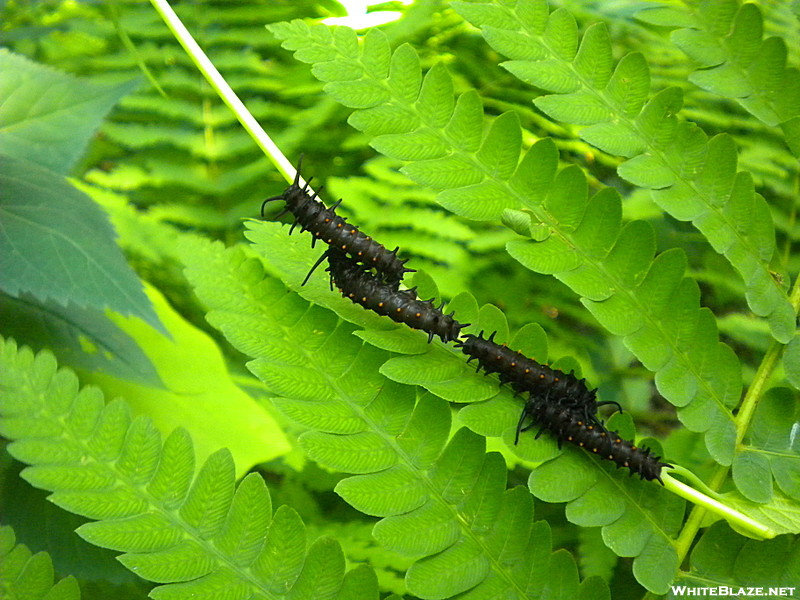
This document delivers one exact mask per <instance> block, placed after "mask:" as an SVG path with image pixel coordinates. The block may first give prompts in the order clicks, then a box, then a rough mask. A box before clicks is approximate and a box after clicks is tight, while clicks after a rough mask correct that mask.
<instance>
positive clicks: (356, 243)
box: [261, 159, 414, 286]
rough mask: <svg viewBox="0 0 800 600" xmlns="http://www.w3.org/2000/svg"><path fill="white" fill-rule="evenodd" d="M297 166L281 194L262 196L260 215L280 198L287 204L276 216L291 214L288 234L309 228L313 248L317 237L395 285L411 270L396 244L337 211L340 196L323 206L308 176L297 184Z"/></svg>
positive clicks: (310, 272)
mask: <svg viewBox="0 0 800 600" xmlns="http://www.w3.org/2000/svg"><path fill="white" fill-rule="evenodd" d="M301 163H302V159H301ZM300 167H301V164H298V165H297V174H296V175H295V178H294V182H292V185H290V186H289V187H288V188H286V189H285V190H284V191H283V193H282V194H281V195H280V196H274V197H272V198H267V199H266V200H264V202H263V204H262V205H261V216H262V218H263V216H264V207H265V206H266V205H267V203H269V202H273V201H276V200H283V201H284V202H285V203H286V208H285V210H284V211H283V212H281V213H280V214H279V215H278V216H282V215H284V214H286V213H287V212H290V213H292V215H293V216H294V223H293V224H292V227H291V229H289V235H291V234H292V232H293V231H294V228H295V227H296V226H297V225H300V231H309V232H311V235H313V236H314V237H313V238H312V240H311V247H312V248H313V247H314V245H315V244H316V241H317V240H318V239H320V240H322V241H324V242H325V243H327V244H329V245H330V246H331V248H335V249H337V250H339V251H341V252H344V253H345V254H347V255H348V256H351V257H352V258H353V259H354V260H356V261H359V262H361V263H362V264H364V265H365V266H367V267H370V268H374V269H375V270H376V271H377V272H378V274H379V275H380V277H381V279H382V280H384V281H385V282H386V283H389V284H393V285H395V286H396V285H397V284H398V283H399V282H400V281H401V280H402V279H403V275H405V274H406V273H408V272H411V271H414V269H407V268H406V267H404V266H403V265H405V263H406V262H407V261H408V259H405V260H401V259H399V258H398V257H397V251H398V250H399V248H395V249H394V250H392V251H391V252H390V251H389V250H387V249H386V248H385V247H384V246H383V245H381V244H379V243H378V242H376V241H375V240H373V239H372V238H371V237H370V236H368V235H365V234H364V233H363V232H362V231H360V230H359V229H358V228H357V227H355V226H353V225H351V224H349V223H348V222H347V220H346V219H345V218H344V217H340V216H339V215H337V214H336V208H337V207H338V206H339V205H340V204H341V202H342V201H341V199H340V200H338V201H337V202H336V203H335V204H334V205H333V206H331V207H330V208H326V207H325V205H324V204H323V203H322V202H321V201H320V200H318V199H317V194H316V193H314V194H310V193H309V183H310V182H311V179H309V180H308V182H307V183H306V185H304V186H303V187H300ZM320 189H321V188H320ZM325 256H326V255H325V254H323V255H322V256H321V257H320V258H319V260H318V261H317V262H316V263H315V264H314V266H313V267H311V271H309V273H308V275H307V276H306V278H305V280H304V281H303V285H305V283H306V281H308V278H309V277H311V274H312V273H313V272H314V270H315V269H316V268H317V267H318V266H319V265H320V264H321V263H322V261H323V260H325Z"/></svg>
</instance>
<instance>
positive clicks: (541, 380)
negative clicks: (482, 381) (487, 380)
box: [457, 331, 622, 423]
mask: <svg viewBox="0 0 800 600" xmlns="http://www.w3.org/2000/svg"><path fill="white" fill-rule="evenodd" d="M495 333H496V332H493V333H492V334H491V335H490V336H489V337H488V338H486V339H485V338H484V337H483V332H482V331H481V332H480V334H479V335H472V334H467V335H465V336H464V339H463V341H461V342H459V343H458V344H457V346H458V347H459V348H461V351H462V352H463V353H464V354H466V355H468V356H469V358H468V359H467V362H469V361H471V360H473V359H475V360H477V361H478V370H480V369H483V370H484V371H485V372H486V374H487V375H488V374H489V373H498V374H499V375H500V381H501V382H502V383H509V384H510V385H511V388H512V389H513V390H514V391H515V392H516V393H518V394H522V393H525V392H528V393H530V395H531V397H532V398H534V397H535V398H539V399H544V400H546V401H548V402H551V403H555V404H557V405H558V406H561V407H563V408H567V409H570V410H574V411H577V412H578V414H581V415H582V416H583V418H584V419H586V420H588V421H590V422H593V423H599V422H598V421H597V419H596V418H595V413H597V408H598V407H599V406H604V405H606V404H614V405H616V406H617V408H618V409H619V410H620V412H622V408H621V407H620V406H619V404H617V403H616V402H597V400H596V396H597V390H596V389H589V388H588V387H587V385H586V380H585V379H578V378H577V377H575V376H574V375H573V374H572V373H564V372H562V371H559V370H557V369H553V368H551V367H548V366H547V365H543V364H541V363H538V362H536V361H535V360H533V359H532V358H528V357H527V356H525V355H524V354H522V353H521V352H517V351H516V350H512V349H511V348H509V347H508V346H505V345H500V344H498V343H497V342H495V341H494V336H495Z"/></svg>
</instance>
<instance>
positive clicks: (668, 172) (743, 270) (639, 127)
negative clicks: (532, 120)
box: [454, 0, 800, 343]
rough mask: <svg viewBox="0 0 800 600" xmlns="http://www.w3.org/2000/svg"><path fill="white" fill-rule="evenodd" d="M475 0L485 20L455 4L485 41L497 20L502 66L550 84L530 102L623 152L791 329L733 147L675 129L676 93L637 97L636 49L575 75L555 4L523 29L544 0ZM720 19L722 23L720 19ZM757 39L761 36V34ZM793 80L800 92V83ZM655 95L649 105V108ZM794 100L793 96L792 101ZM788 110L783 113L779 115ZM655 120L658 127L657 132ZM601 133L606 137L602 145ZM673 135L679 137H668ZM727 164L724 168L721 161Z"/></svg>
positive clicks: (767, 240) (661, 199) (643, 180)
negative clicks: (609, 67)
mask: <svg viewBox="0 0 800 600" xmlns="http://www.w3.org/2000/svg"><path fill="white" fill-rule="evenodd" d="M480 4H482V5H491V6H494V8H495V9H497V10H493V11H490V12H491V15H492V16H491V17H489V20H488V21H486V22H484V21H482V20H481V19H482V18H483V17H484V15H483V13H482V12H481V11H480V10H476V9H475V4H473V3H465V2H456V3H455V4H454V8H455V9H456V10H457V11H460V12H461V14H462V15H463V16H464V17H465V18H467V19H468V20H470V22H471V23H472V24H474V25H476V26H478V27H481V28H482V29H485V30H486V34H485V37H486V39H487V41H488V42H489V43H490V44H491V43H492V41H493V40H494V39H495V31H496V28H497V27H498V25H497V23H498V22H503V23H505V25H504V26H503V27H504V28H505V30H506V31H505V38H504V39H505V40H506V41H505V42H504V43H503V44H502V45H501V46H499V47H497V48H495V49H497V50H498V51H504V50H505V51H507V52H508V56H509V57H510V58H511V59H512V61H511V62H509V63H504V66H507V67H508V69H509V70H510V71H511V72H512V73H514V74H515V75H518V76H519V77H520V78H521V79H523V81H528V82H529V83H533V84H534V85H537V86H539V87H543V88H544V89H546V90H548V91H550V92H554V93H553V94H550V95H545V96H541V97H539V98H537V99H536V100H535V103H536V105H537V106H538V107H539V108H540V109H542V110H543V111H544V112H545V113H547V114H548V115H549V116H551V117H552V118H554V119H557V120H560V121H565V122H569V123H575V124H579V125H587V126H589V127H588V128H587V129H586V130H585V131H586V132H587V137H585V138H584V139H586V140H587V141H590V142H591V143H593V144H595V145H597V146H598V147H599V148H601V149H603V150H606V151H613V152H615V153H618V154H621V155H622V156H625V157H631V160H629V161H628V162H626V163H623V164H622V165H621V167H620V169H619V172H620V174H621V175H622V176H624V177H625V178H627V179H629V180H630V181H631V182H632V183H634V184H636V185H639V186H642V187H645V188H648V189H651V190H653V192H652V196H653V199H654V200H655V201H656V203H658V204H659V206H660V207H661V208H663V209H664V210H665V211H667V212H669V213H670V214H671V215H672V216H674V217H675V218H677V219H681V220H687V221H692V222H693V223H694V225H695V226H696V227H697V228H698V229H699V230H700V231H701V232H702V233H703V234H704V235H705V236H706V237H707V238H708V240H709V242H710V243H711V245H712V246H713V247H714V249H715V250H716V251H717V252H720V253H722V254H723V255H724V256H725V257H726V258H727V259H728V260H729V261H730V262H731V264H732V265H733V266H734V267H735V268H736V269H737V270H738V271H739V273H740V275H741V277H742V280H743V281H744V282H745V286H746V288H747V301H748V304H749V306H750V308H751V309H752V310H753V312H755V313H756V314H758V315H760V316H763V317H767V319H768V322H769V323H770V327H771V329H772V332H773V335H774V336H775V338H776V339H778V340H779V341H781V342H784V343H786V342H788V340H789V338H790V337H791V335H792V332H793V330H794V312H793V311H792V309H791V307H790V305H789V301H788V298H787V297H786V293H785V292H784V290H783V289H781V287H780V286H779V285H778V284H777V283H776V282H775V280H774V278H772V277H771V275H770V270H769V261H770V259H771V258H772V254H773V252H774V249H775V236H774V232H773V230H772V219H771V216H770V214H769V212H768V210H767V207H766V203H765V202H764V201H763V199H762V198H761V197H760V196H758V195H757V194H755V193H754V192H753V191H750V190H748V189H747V188H746V187H738V188H736V189H737V192H738V195H737V196H733V195H732V191H731V190H732V189H733V182H734V179H735V178H738V176H739V174H737V173H736V152H735V148H733V147H732V146H730V147H728V148H726V149H725V150H724V152H723V154H720V153H718V152H716V150H717V148H715V147H714V144H713V143H711V142H709V141H708V140H707V139H705V136H704V134H703V133H702V132H701V131H700V130H699V128H697V127H691V126H689V125H688V124H686V123H682V124H680V125H678V126H677V127H676V124H675V121H676V119H675V116H674V113H675V112H677V111H675V110H673V111H670V112H668V113H665V111H664V103H665V100H666V101H669V100H670V99H673V100H674V98H675V97H676V94H675V93H672V92H669V93H666V94H667V95H665V92H662V93H661V95H660V97H659V96H656V97H655V98H654V99H653V100H651V101H650V102H648V103H645V101H646V100H647V96H648V94H649V91H650V89H649V88H650V75H649V69H648V66H647V63H646V62H645V60H644V58H643V57H642V56H641V55H640V54H637V53H633V54H629V55H627V56H625V57H624V58H623V59H622V60H620V61H619V63H618V64H617V65H616V67H615V69H614V71H613V74H612V76H611V77H610V79H608V81H607V83H606V77H605V76H604V75H603V76H601V77H599V78H596V79H595V78H593V77H591V76H588V75H584V76H583V78H582V79H580V80H577V79H576V75H574V73H578V72H580V71H581V70H583V71H584V73H585V71H586V65H585V61H586V59H585V56H586V54H585V53H578V54H577V55H576V53H575V49H576V47H577V46H576V44H577V33H576V29H575V25H574V19H572V17H571V16H568V14H566V13H565V11H564V10H563V9H559V10H557V11H555V12H554V13H553V14H552V15H550V17H549V19H548V20H547V25H546V27H545V30H544V31H541V28H540V25H539V24H538V22H537V25H536V27H537V28H532V27H530V26H529V25H528V24H527V23H526V20H525V19H526V18H527V17H526V16H525V15H526V14H527V12H528V11H530V10H537V11H538V12H539V13H541V12H542V11H546V7H545V8H542V7H543V6H545V3H544V2H543V0H518V1H517V2H513V3H510V4H502V5H501V6H496V5H495V4H494V3H480ZM712 4H713V3H712ZM531 7H537V8H531ZM498 10H499V11H502V12H505V16H504V17H503V19H498V18H497V13H498ZM753 11H756V12H758V9H755V8H753V9H748V11H742V12H743V13H744V12H747V13H748V14H753ZM660 17H661V18H663V17H664V15H663V14H660ZM748 19H750V20H752V17H749V16H748V15H744V16H743V17H742V22H745V21H747V20H748ZM551 21H552V22H551ZM721 22H722V23H724V22H725V21H724V19H723V20H722V21H721ZM743 26H744V25H743ZM756 33H758V32H754V31H750V32H745V33H742V37H743V39H744V40H746V41H745V42H744V43H743V46H744V47H743V48H742V49H741V52H743V53H745V54H746V53H747V52H748V50H747V48H748V47H749V48H750V50H752V49H753V48H754V47H755V46H754V44H753V43H751V42H752V39H751V38H752V37H753V36H754V35H756ZM514 35H516V36H517V38H518V40H519V42H518V44H517V45H513V44H509V43H508V42H507V40H508V38H510V37H512V36H514ZM584 37H588V41H587V42H586V45H587V48H591V49H592V50H594V51H595V53H597V52H599V45H600V44H601V43H602V44H604V45H605V46H606V48H605V49H604V50H603V51H602V52H601V54H600V56H608V55H609V54H610V48H609V47H608V46H609V45H610V44H609V42H608V39H607V37H604V36H603V35H602V34H600V33H599V31H598V30H597V27H594V28H590V30H589V31H587V33H586V35H585V36H584ZM758 37H759V39H760V33H758ZM534 42H535V43H538V44H539V45H542V46H545V47H546V52H544V53H542V54H539V55H536V57H535V58H530V57H529V54H528V53H524V54H520V55H517V54H516V53H515V52H516V48H517V47H518V46H522V45H523V44H524V43H534ZM587 51H588V50H587ZM764 60H767V59H764ZM778 62H780V59H778ZM714 64H718V63H714ZM775 64H776V62H775V60H773V61H772V64H771V66H769V67H767V66H765V67H764V69H767V70H768V69H771V70H772V71H774V70H775V68H776V67H775ZM601 72H602V71H601ZM764 77H768V76H767V75H764ZM773 79H774V77H773ZM796 87H797V88H798V94H800V85H798V86H796ZM792 89H794V88H792ZM654 102H655V103H656V104H655V105H654V106H651V104H652V103H654ZM673 104H674V101H673ZM796 106H800V103H798V102H795V107H796ZM676 108H680V106H677V107H676ZM795 110H796V108H795ZM658 113H663V114H666V118H665V119H662V120H661V121H659V122H655V121H654V120H653V118H652V117H653V116H654V115H655V114H658ZM795 116H796V115H795V114H791V115H787V118H793V117H795ZM645 123H647V125H645ZM654 127H655V128H656V129H658V130H659V133H658V134H656V135H655V136H654V135H653V132H652V130H653V128H654ZM607 134H610V137H609V138H608V140H607V144H606V139H605V135H607ZM675 134H677V139H671V138H672V136H673V135H675ZM712 142H713V140H712ZM626 144H627V146H626ZM720 161H722V163H720ZM731 163H732V165H733V169H732V172H731V170H730V169H721V168H720V167H721V165H726V164H727V165H730V164H731ZM703 174H705V176H706V178H705V180H704V177H703ZM742 175H743V174H742ZM720 194H721V195H720ZM742 205H745V207H746V208H747V209H748V210H750V211H752V212H751V215H752V218H751V219H749V220H742V219H739V218H737V216H736V215H737V214H740V212H741V209H737V208H734V207H735V206H740V207H742Z"/></svg>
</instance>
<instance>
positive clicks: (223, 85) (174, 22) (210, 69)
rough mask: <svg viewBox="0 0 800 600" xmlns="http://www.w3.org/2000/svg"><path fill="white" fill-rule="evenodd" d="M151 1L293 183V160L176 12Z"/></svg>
mask: <svg viewBox="0 0 800 600" xmlns="http://www.w3.org/2000/svg"><path fill="white" fill-rule="evenodd" d="M150 3H151V4H152V5H153V7H154V8H155V9H156V11H158V14H159V15H161V18H162V19H163V20H164V22H165V23H166V24H167V27H169V29H170V31H171V32H172V35H174V36H175V39H177V40H178V42H180V44H181V46H183V49H184V50H186V54H188V55H189V58H191V59H192V62H194V64H195V65H196V66H197V68H198V69H199V70H200V72H201V73H202V74H203V77H205V78H206V81H208V83H209V84H210V85H211V87H212V88H214V91H215V92H217V95H219V97H220V98H222V101H223V102H224V103H225V104H226V105H227V106H228V108H230V109H231V110H232V111H233V114H235V115H236V118H237V119H238V120H239V123H241V124H242V127H244V129H245V131H247V133H248V134H250V137H251V138H253V141H255V143H256V144H258V147H259V148H261V150H262V151H263V152H264V154H266V156H267V158H269V160H270V161H271V162H272V164H273V165H275V168H277V169H278V171H279V172H280V174H281V175H282V176H283V178H284V179H286V181H287V182H289V183H291V182H293V181H294V178H295V175H296V173H297V171H296V169H295V168H294V166H293V165H292V163H290V162H289V159H287V158H286V157H285V156H284V154H283V152H281V150H280V148H278V146H276V145H275V142H273V141H272V139H271V138H270V137H269V135H267V132H266V131H264V129H263V128H262V127H261V125H260V124H259V123H258V121H256V119H255V117H254V116H253V115H252V114H251V113H250V111H249V110H247V107H246V106H245V105H244V103H243V102H242V101H241V100H240V99H239V97H238V96H237V95H236V92H234V91H233V89H232V88H231V86H230V85H228V82H227V81H225V79H224V78H223V77H222V75H221V74H220V72H219V71H218V70H217V68H216V67H215V66H214V64H213V63H212V62H211V61H210V60H209V58H208V56H206V54H205V52H203V50H202V49H201V48H200V46H199V45H198V44H197V42H196V41H194V38H193V37H192V34H191V33H189V30H188V29H186V27H185V26H184V24H183V23H182V22H181V20H180V18H178V15H176V14H175V11H174V10H172V7H171V6H170V5H169V2H167V0H150ZM299 183H300V185H305V184H306V182H305V181H304V180H303V179H300V181H299Z"/></svg>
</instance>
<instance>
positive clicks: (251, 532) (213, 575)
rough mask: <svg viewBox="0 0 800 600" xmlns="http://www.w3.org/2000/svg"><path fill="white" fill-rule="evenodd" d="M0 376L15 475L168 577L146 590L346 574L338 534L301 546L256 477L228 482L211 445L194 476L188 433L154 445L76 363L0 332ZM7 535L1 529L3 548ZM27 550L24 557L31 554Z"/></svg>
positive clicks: (147, 430)
mask: <svg viewBox="0 0 800 600" xmlns="http://www.w3.org/2000/svg"><path fill="white" fill-rule="evenodd" d="M0 386H2V388H3V389H4V390H5V397H4V404H3V406H2V409H0V431H2V432H3V435H8V436H9V437H11V438H12V442H11V443H10V444H9V446H8V449H9V452H10V453H11V454H12V455H13V456H15V457H16V458H18V459H19V460H22V461H25V462H28V463H30V464H31V466H30V467H28V468H27V469H26V470H24V471H23V477H26V478H29V480H30V481H31V482H32V483H33V484H34V485H37V486H40V487H42V488H44V489H47V490H49V491H51V492H52V494H51V495H50V497H49V498H50V500H51V501H52V502H54V503H55V504H57V505H59V506H61V507H63V508H65V509H67V510H70V511H72V512H76V513H78V514H82V515H84V516H87V517H89V518H91V519H96V520H97V522H90V523H85V524H83V525H81V526H80V527H79V528H78V533H79V534H80V535H81V536H82V537H84V538H85V539H86V540H87V541H89V542H91V543H94V544H97V545H100V546H103V547H107V548H112V549H114V550H117V551H122V552H124V553H125V554H123V555H122V556H120V557H119V560H120V562H122V564H124V565H125V566H126V567H128V568H129V569H130V570H132V571H133V572H135V573H136V574H138V575H139V576H140V577H143V578H145V579H149V580H150V581H155V582H157V583H163V584H165V585H163V586H161V587H157V588H155V589H154V590H153V591H152V594H151V595H152V596H153V597H156V598H169V599H182V598H190V597H197V595H201V596H207V597H215V598H236V599H242V600H243V599H246V598H265V599H268V598H275V599H278V598H295V599H297V600H300V599H310V598H334V597H336V595H337V594H338V592H339V590H340V588H341V587H342V585H343V577H344V560H343V556H342V552H341V549H340V548H339V546H338V544H336V543H335V542H333V541H332V540H320V541H318V542H317V543H316V544H315V545H313V546H312V547H311V549H310V550H309V553H308V554H306V533H305V528H304V526H303V524H302V521H300V518H299V516H298V515H297V513H295V512H294V511H292V510H291V509H288V508H286V507H283V508H282V509H279V510H278V511H277V512H276V514H275V516H274V518H273V516H272V514H271V511H272V506H271V501H270V497H269V493H268V492H267V488H266V486H265V485H264V482H263V480H262V479H261V477H259V476H258V475H255V474H253V475H250V476H248V477H246V478H245V479H244V480H243V481H242V483H241V484H239V486H238V487H236V486H235V480H234V473H235V469H234V464H233V459H232V458H231V455H230V453H229V452H228V451H227V450H224V449H223V450H220V451H218V452H217V453H215V454H213V455H211V456H210V457H209V458H208V460H207V461H206V462H205V464H204V465H203V466H202V467H201V469H200V472H199V473H198V475H197V477H196V478H195V479H194V481H193V482H192V476H193V474H194V452H193V450H192V444H191V440H190V439H189V437H188V435H187V434H186V432H184V431H180V430H178V431H176V432H175V433H173V434H172V435H170V436H169V437H168V438H167V440H166V441H165V443H164V444H163V446H162V445H161V441H160V436H159V434H158V432H157V430H156V429H155V428H154V426H153V424H152V423H151V422H150V421H149V419H147V418H145V417H138V418H136V419H134V420H131V418H130V409H129V408H128V406H127V405H126V404H125V403H124V401H122V400H115V401H113V402H111V403H109V404H108V405H107V406H104V405H103V400H102V395H100V394H99V393H98V391H97V390H96V389H93V388H86V389H84V390H78V386H77V378H76V377H75V375H74V374H73V373H71V372H69V371H66V370H60V371H56V364H55V361H54V360H53V358H52V355H50V354H48V353H42V354H39V355H38V356H36V357H34V355H33V353H32V352H30V350H28V349H25V348H23V349H21V350H17V348H16V345H15V344H14V343H13V342H10V341H5V340H2V342H1V343H0ZM5 400H7V401H5ZM190 484H191V485H190ZM6 542H7V540H5V541H3V533H2V532H0V547H3V548H5V547H7V546H9V544H8V543H6ZM12 545H13V542H12ZM18 552H22V553H23V554H24V552H26V550H18ZM28 557H29V553H28ZM23 558H24V560H23V561H22V565H21V566H24V563H25V561H27V560H28V559H27V558H25V557H23ZM36 561H38V562H36V565H32V566H31V567H30V568H34V569H36V570H37V571H36V572H37V573H39V575H41V565H40V564H39V563H41V561H42V559H41V558H40V559H36ZM48 564H49V563H48ZM362 579H363V577H362ZM25 581H27V580H25ZM48 581H49V582H52V570H51V571H50V575H49V578H48ZM369 584H373V585H372V588H371V589H368V593H367V596H369V595H371V596H373V597H374V596H376V594H377V588H376V586H375V585H374V580H364V581H362V582H361V583H360V584H359V585H360V589H366V588H364V586H365V585H367V586H369ZM49 585H50V583H48V586H49ZM68 585H69V584H63V586H62V587H64V588H65V589H66V587H67V586H68ZM57 587H58V586H57ZM53 589H56V588H53ZM51 593H54V594H55V592H51ZM59 593H60V592H59ZM64 593H65V595H64V596H63V597H70V596H69V595H67V594H66V592H64ZM30 597H44V596H43V595H41V594H40V595H38V596H37V595H31V596H30ZM49 597H50V596H48V598H49ZM53 597H62V596H58V595H55V596H53ZM72 597H74V596H72Z"/></svg>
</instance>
